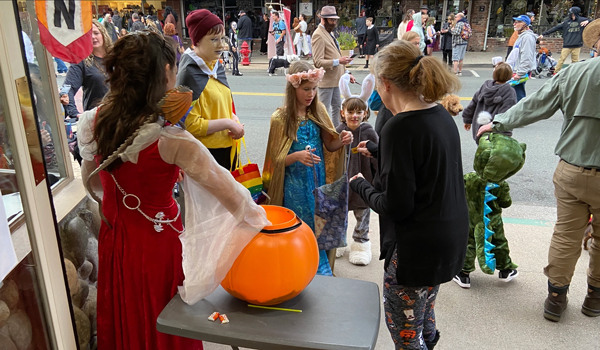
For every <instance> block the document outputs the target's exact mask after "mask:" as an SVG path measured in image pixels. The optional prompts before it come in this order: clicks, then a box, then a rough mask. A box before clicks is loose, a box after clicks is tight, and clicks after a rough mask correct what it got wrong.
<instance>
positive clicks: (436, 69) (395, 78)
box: [373, 40, 460, 103]
mask: <svg viewBox="0 0 600 350" xmlns="http://www.w3.org/2000/svg"><path fill="white" fill-rule="evenodd" d="M373 74H374V75H375V77H376V78H377V79H381V78H386V79H387V80H389V81H390V82H391V83H392V84H394V85H396V87H398V88H399V89H400V90H402V91H413V92H415V93H417V95H422V96H423V100H424V101H425V102H427V103H433V102H436V101H438V100H440V99H441V98H442V97H444V95H446V94H448V93H452V92H455V91H458V90H459V89H460V81H459V80H458V78H456V77H455V76H454V75H453V74H451V73H450V72H449V71H448V70H447V69H446V68H445V67H444V65H443V64H442V62H441V61H440V60H439V59H438V58H435V57H433V56H423V53H422V52H421V51H420V50H419V49H418V48H417V47H415V46H414V45H413V44H411V43H410V42H408V41H404V40H398V41H394V42H393V43H391V44H389V45H387V46H386V47H385V48H383V50H381V51H379V53H377V55H376V56H375V61H374V63H373Z"/></svg>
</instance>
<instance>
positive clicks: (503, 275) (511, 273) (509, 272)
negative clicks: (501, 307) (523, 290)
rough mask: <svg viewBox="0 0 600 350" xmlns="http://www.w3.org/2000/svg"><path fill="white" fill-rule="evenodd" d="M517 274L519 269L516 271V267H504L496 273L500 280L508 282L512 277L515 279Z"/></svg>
mask: <svg viewBox="0 0 600 350" xmlns="http://www.w3.org/2000/svg"><path fill="white" fill-rule="evenodd" d="M518 275H519V271H517V270H516V269H506V270H501V271H500V272H499V273H498V278H500V279H501V280H502V282H510V281H512V280H513V279H515V277H517V276H518Z"/></svg>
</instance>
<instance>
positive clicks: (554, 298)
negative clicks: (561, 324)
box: [544, 281, 569, 322]
mask: <svg viewBox="0 0 600 350" xmlns="http://www.w3.org/2000/svg"><path fill="white" fill-rule="evenodd" d="M568 290H569V286H568V285H566V286H564V287H555V286H553V285H552V284H551V283H550V281H548V297H547V298H546V301H545V302H544V318H546V319H547V320H550V321H553V322H558V321H560V317H561V316H562V314H563V312H564V311H565V309H566V308H567V303H568V302H569V300H568V299H567V291H568Z"/></svg>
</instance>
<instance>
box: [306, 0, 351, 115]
mask: <svg viewBox="0 0 600 350" xmlns="http://www.w3.org/2000/svg"><path fill="white" fill-rule="evenodd" d="M338 19H339V17H338V15H337V13H336V10H335V7H334V6H324V7H323V8H322V9H321V24H319V26H318V27H317V29H315V32H314V33H313V36H312V50H313V61H314V63H315V67H317V68H321V67H323V68H324V69H325V76H324V77H323V80H322V81H321V82H320V83H319V99H320V100H321V102H323V104H324V105H325V107H326V108H327V113H329V116H330V117H331V120H332V121H333V125H335V126H336V127H337V126H338V125H339V124H340V108H341V106H342V97H341V95H340V88H339V83H340V78H341V77H342V75H343V74H344V73H345V72H346V67H345V65H346V64H348V63H350V62H352V58H350V57H342V52H341V51H340V45H339V43H338V41H337V39H336V38H335V37H334V36H333V34H332V32H333V30H334V29H335V27H336V26H337V21H338ZM350 82H352V83H354V82H355V80H354V78H353V77H352V76H350Z"/></svg>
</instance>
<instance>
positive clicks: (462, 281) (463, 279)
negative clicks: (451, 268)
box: [452, 271, 471, 289]
mask: <svg viewBox="0 0 600 350" xmlns="http://www.w3.org/2000/svg"><path fill="white" fill-rule="evenodd" d="M452 280H453V281H454V282H456V284H458V285H459V286H460V287H461V288H464V289H469V288H471V278H470V277H469V274H468V273H464V272H462V271H461V272H459V273H458V275H456V276H454V278H453V279H452Z"/></svg>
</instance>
